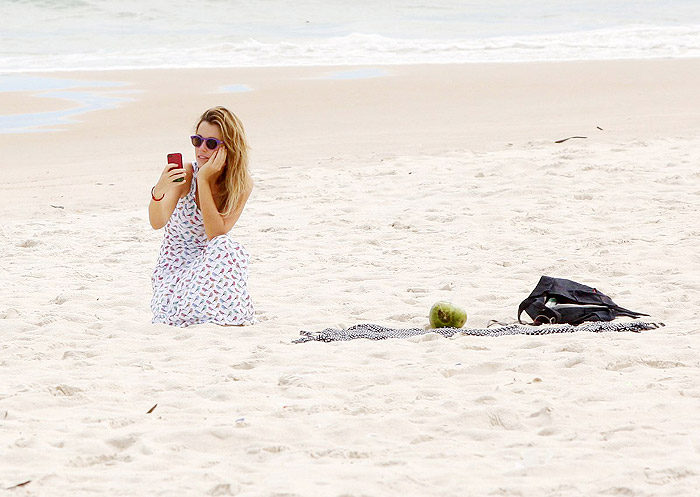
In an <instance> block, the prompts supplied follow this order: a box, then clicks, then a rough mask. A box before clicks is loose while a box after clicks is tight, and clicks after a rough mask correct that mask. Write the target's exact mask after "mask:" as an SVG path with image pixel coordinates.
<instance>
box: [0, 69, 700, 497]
mask: <svg viewBox="0 0 700 497" xmlns="http://www.w3.org/2000/svg"><path fill="white" fill-rule="evenodd" d="M15 76H16V77H17V78H19V77H27V78H33V79H32V81H35V82H37V81H38V84H39V86H37V87H32V88H34V89H32V88H25V89H21V88H20V89H17V90H13V91H3V92H0V109H2V114H3V116H4V117H3V118H4V119H7V118H8V116H11V115H15V114H16V115H18V116H19V115H21V116H22V120H23V122H24V121H26V122H27V123H29V124H27V127H26V129H23V130H21V131H20V132H12V133H0V150H2V173H3V181H2V182H0V195H1V196H2V198H3V201H2V202H1V203H0V215H2V218H3V220H4V223H3V224H2V226H0V235H1V236H0V248H1V249H2V253H3V264H2V266H1V268H0V275H1V277H2V278H1V281H2V286H1V287H0V297H1V298H0V332H1V333H2V337H3V340H2V356H1V357H0V378H1V380H0V494H1V495H14V496H39V495H41V496H43V495H51V496H71V497H73V496H81V495H110V496H117V495H124V496H127V495H128V496H134V495H163V496H166V495H167V496H172V495H245V496H248V495H250V496H261V497H262V496H280V497H281V496H286V497H291V496H311V495H324V496H325V495H328V496H344V497H349V496H355V497H359V496H376V495H411V496H413V495H415V496H433V495H434V496H441V497H444V496H464V495H475V496H482V495H484V496H487V495H491V496H501V495H502V496H535V495H537V496H581V497H583V496H591V495H605V496H615V495H619V496H626V497H627V496H640V497H641V496H691V495H695V494H696V493H697V489H698V488H700V421H699V419H700V418H699V417H698V409H699V408H700V383H698V378H699V377H700V356H699V355H698V350H699V349H700V308H699V304H700V255H699V254H698V237H699V236H700V213H699V211H700V169H699V168H698V162H699V160H700V113H698V111H697V108H696V105H695V102H696V100H697V88H698V87H699V86H700V60H697V59H685V60H672V59H667V60H646V61H638V60H626V61H597V62H595V61H594V62H561V63H530V64H463V65H457V64H455V65H416V66H372V67H362V68H352V67H305V68H292V67H288V68H285V67H282V68H279V67H278V68H255V69H201V70H189V69H188V70H185V69H172V70H166V69H161V70H134V71H94V72H83V73H77V72H76V73H69V72H65V73H61V72H55V73H47V74H31V75H15ZM55 80H61V81H63V82H65V81H70V82H71V84H70V85H65V88H64V89H60V88H59V89H51V90H50V89H41V88H42V86H41V85H42V84H43V85H45V86H44V88H45V87H46V86H47V85H48V86H50V85H49V84H48V83H47V82H49V83H51V84H53V83H56V81H55ZM20 86H21V85H20ZM54 86H56V85H55V84H54ZM81 102H82V103H81ZM95 102H96V103H95ZM214 105H224V106H226V107H228V108H230V109H231V110H233V111H234V112H236V113H237V114H238V116H239V117H240V118H241V119H242V121H243V123H244V124H245V126H246V130H247V132H248V137H249V140H250V143H251V146H252V151H251V153H252V161H251V171H252V175H253V178H254V180H255V184H256V187H255V190H254V192H253V195H252V197H251V199H250V201H249V202H248V204H247V206H246V209H245V211H244V213H243V215H242V217H241V218H240V220H239V222H238V223H237V224H236V226H235V227H234V229H233V230H232V232H231V235H232V236H233V237H234V238H235V239H236V240H238V241H240V242H241V243H243V245H245V247H246V248H247V249H248V250H249V252H250V253H251V255H252V259H251V267H250V281H249V286H250V292H251V294H252V296H253V299H254V301H255V304H256V312H257V316H256V317H257V320H258V322H257V323H256V324H255V325H252V326H247V327H243V328H221V327H216V326H211V325H199V326H193V327H189V328H184V329H178V328H172V327H167V326H164V325H152V324H151V323H150V320H151V313H150V308H149V304H150V298H151V287H150V276H151V271H152V269H153V266H154V264H155V261H156V258H157V255H158V249H159V246H160V241H161V238H162V231H154V230H152V229H151V227H150V226H149V223H148V214H147V204H148V200H149V191H150V189H151V186H152V185H153V184H154V182H155V181H156V180H157V178H158V176H159V173H160V170H161V169H162V167H163V166H164V160H165V156H166V154H167V153H169V152H176V151H181V152H183V154H184V155H185V157H186V158H187V157H189V158H190V160H191V155H192V154H191V146H190V145H189V140H188V137H189V135H190V134H191V132H192V131H193V129H192V128H193V126H194V124H195V122H196V120H197V118H198V116H199V114H200V113H201V112H202V111H203V110H205V109H206V108H208V107H211V106H214ZM81 106H83V107H85V108H86V109H88V111H82V110H80V108H81ZM65 112H68V114H67V115H69V116H70V117H69V118H68V119H70V120H71V121H70V122H61V119H62V117H61V116H62V115H63V114H61V113H65ZM71 112H72V113H71ZM54 118H55V119H56V122H55V123H53V124H51V125H50V126H49V127H50V128H51V130H50V131H45V130H42V129H41V128H38V127H35V126H37V125H39V124H42V122H44V121H43V120H44V119H54ZM18 119H19V117H18ZM46 122H48V121H46ZM569 137H578V138H570V139H569V140H566V141H563V142H561V143H556V142H557V141H560V140H563V139H565V138H569ZM541 275H549V276H556V277H562V278H569V279H572V280H575V281H578V282H581V283H584V284H587V285H590V286H595V287H597V288H598V289H599V290H601V291H603V292H604V293H606V294H607V295H609V296H610V297H612V298H613V300H615V301H616V303H618V304H619V305H621V306H623V307H627V308H630V309H633V310H635V311H640V312H644V313H647V314H649V315H650V316H649V318H648V320H651V321H655V322H663V323H665V325H666V326H665V327H663V328H661V329H658V330H653V331H647V332H643V333H616V334H612V333H605V334H591V333H573V334H564V335H548V336H538V337H532V336H512V337H499V338H486V337H469V336H460V337H455V338H451V339H446V338H442V337H440V336H437V335H435V334H426V335H424V336H422V337H419V338H412V339H408V340H388V341H379V342H374V341H368V340H355V341H350V342H335V343H318V342H312V343H304V344H294V343H292V340H294V339H296V338H297V337H298V336H299V332H300V331H301V330H306V331H319V330H322V329H324V328H328V327H334V328H343V327H348V326H351V325H353V324H358V323H377V324H382V325H386V326H392V327H397V328H406V327H424V326H426V325H427V313H428V310H429V309H430V306H431V305H432V304H433V303H434V302H435V301H438V300H448V301H451V302H454V303H456V304H459V305H461V306H463V307H464V308H465V309H466V310H467V312H468V315H469V317H468V321H467V324H466V326H467V327H471V328H483V327H485V326H486V325H487V323H488V322H489V320H492V319H495V320H499V321H502V322H512V321H514V320H515V319H516V311H517V307H518V304H519V303H520V302H521V301H522V300H523V299H524V298H525V297H527V295H528V294H529V293H530V291H531V290H532V289H533V288H534V286H535V284H536V283H537V281H538V280H539V278H540V276H541Z"/></svg>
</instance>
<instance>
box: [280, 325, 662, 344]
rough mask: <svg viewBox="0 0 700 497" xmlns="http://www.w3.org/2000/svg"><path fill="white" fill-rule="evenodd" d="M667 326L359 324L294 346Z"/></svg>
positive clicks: (304, 336)
mask: <svg viewBox="0 0 700 497" xmlns="http://www.w3.org/2000/svg"><path fill="white" fill-rule="evenodd" d="M662 326H664V324H663V323H650V322H645V321H627V322H617V323H615V322H609V321H605V322H592V323H585V324H580V325H578V326H573V325H570V324H554V325H541V326H531V325H526V324H508V325H503V326H498V327H493V328H435V329H427V330H426V329H423V328H387V327H385V326H380V325H377V324H357V325H355V326H351V327H350V328H347V329H345V330H338V329H334V328H326V329H325V330H323V331H315V332H311V331H300V332H299V334H300V335H301V338H297V339H296V340H293V341H292V342H293V343H304V342H314V341H317V342H338V341H347V340H355V339H357V338H366V339H368V340H387V339H389V338H410V337H414V336H418V335H425V334H427V333H437V334H438V335H442V336H444V337H446V338H449V337H451V336H453V335H459V334H461V335H471V336H479V337H500V336H503V335H551V334H553V333H573V332H577V331H588V332H591V333H609V332H622V331H632V332H636V333H639V332H641V331H646V330H653V329H656V328H660V327H662Z"/></svg>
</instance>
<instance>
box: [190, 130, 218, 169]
mask: <svg viewBox="0 0 700 497" xmlns="http://www.w3.org/2000/svg"><path fill="white" fill-rule="evenodd" d="M197 134H198V135H199V136H201V137H202V138H204V140H202V143H201V144H200V145H199V147H195V148H194V150H195V153H196V155H197V163H198V164H199V165H200V166H203V165H204V164H206V163H207V161H208V160H209V159H210V158H211V156H212V155H214V152H216V151H217V150H218V149H219V148H221V147H222V146H223V145H222V144H220V145H219V146H218V147H216V148H215V149H214V150H210V149H209V148H208V147H207V145H206V142H207V138H216V139H217V140H221V139H222V136H221V130H220V129H219V126H218V125H217V124H212V123H209V122H207V121H202V122H201V123H200V124H199V126H197Z"/></svg>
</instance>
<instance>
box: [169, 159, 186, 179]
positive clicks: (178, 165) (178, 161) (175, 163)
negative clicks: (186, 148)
mask: <svg viewBox="0 0 700 497" xmlns="http://www.w3.org/2000/svg"><path fill="white" fill-rule="evenodd" d="M168 164H173V167H171V168H170V169H168V171H172V170H173V169H182V167H183V166H182V154H180V153H177V154H168ZM182 181H185V178H178V179H176V180H173V182H174V183H180V182H182Z"/></svg>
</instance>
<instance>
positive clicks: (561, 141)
mask: <svg viewBox="0 0 700 497" xmlns="http://www.w3.org/2000/svg"><path fill="white" fill-rule="evenodd" d="M572 138H583V139H586V138H588V137H587V136H570V137H568V138H564V139H562V140H557V141H555V142H554V143H564V142H565V141H566V140H571V139H572Z"/></svg>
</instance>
